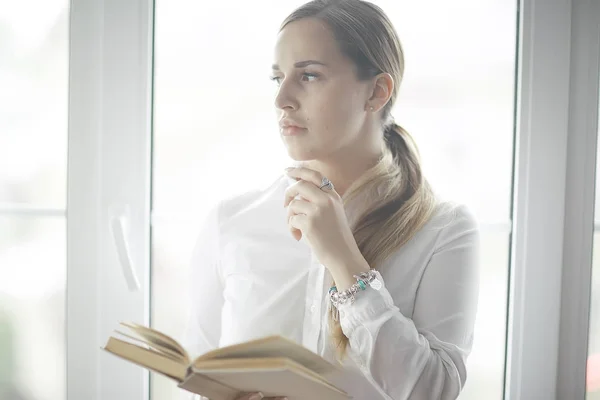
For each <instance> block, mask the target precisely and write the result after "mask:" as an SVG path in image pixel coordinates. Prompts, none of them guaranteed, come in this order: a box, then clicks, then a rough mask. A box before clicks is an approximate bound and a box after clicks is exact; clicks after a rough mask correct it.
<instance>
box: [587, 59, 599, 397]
mask: <svg viewBox="0 0 600 400" xmlns="http://www.w3.org/2000/svg"><path fill="white" fill-rule="evenodd" d="M599 73H600V71H599ZM598 103H599V104H600V99H599V102H598ZM598 114H599V115H600V112H599V113H598ZM598 126H599V128H600V118H599V120H598ZM596 157H597V158H596V161H597V163H599V164H598V165H600V146H599V147H598V153H597V154H596ZM596 169H597V171H596V207H595V209H596V210H595V215H596V216H595V218H596V222H595V223H594V249H593V258H592V297H591V304H590V334H589V343H588V362H587V374H586V384H587V396H586V399H587V400H600V229H599V227H600V218H599V216H600V169H598V167H596Z"/></svg>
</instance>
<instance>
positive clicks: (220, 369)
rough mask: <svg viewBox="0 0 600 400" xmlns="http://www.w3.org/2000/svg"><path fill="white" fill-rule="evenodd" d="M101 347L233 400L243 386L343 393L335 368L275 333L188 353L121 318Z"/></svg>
mask: <svg viewBox="0 0 600 400" xmlns="http://www.w3.org/2000/svg"><path fill="white" fill-rule="evenodd" d="M121 325H122V326H123V327H125V328H127V329H128V332H127V333H125V332H121V331H115V332H116V333H118V334H119V335H120V336H122V338H119V337H115V336H111V337H109V339H108V342H107V343H106V345H105V346H104V347H103V348H102V349H104V350H106V351H108V352H110V353H112V354H114V355H116V356H118V357H121V358H123V359H125V360H128V361H130V362H132V363H134V364H137V365H140V366H142V367H144V368H147V369H149V370H151V371H154V372H157V373H159V374H162V375H164V376H167V377H169V378H171V379H173V380H175V381H176V382H177V384H178V387H180V388H182V389H185V390H188V391H190V392H192V393H197V394H200V395H202V396H205V397H208V398H209V399H210V400H234V399H235V398H237V397H238V396H240V395H241V394H243V393H247V392H262V393H263V394H264V395H265V397H269V396H286V397H288V399H289V400H306V399H328V400H338V399H339V400H345V399H349V398H350V396H348V395H347V394H346V393H345V392H344V391H342V390H340V389H338V388H336V387H335V386H333V385H332V384H331V383H330V382H329V381H328V379H327V377H328V376H331V375H332V374H335V373H336V372H339V371H340V369H339V368H340V367H337V366H334V365H333V364H331V363H329V362H328V361H327V360H325V359H324V358H322V357H321V356H319V355H318V354H315V353H313V352H312V351H310V350H308V349H307V348H305V347H303V346H301V345H300V344H297V343H296V342H294V341H292V340H289V339H286V338H284V337H281V336H267V337H264V338H260V339H256V340H252V341H249V342H244V343H240V344H235V345H232V346H227V347H221V348H218V349H215V350H212V351H210V352H208V353H205V354H203V355H201V356H199V357H197V358H195V359H193V360H192V359H191V358H190V355H189V354H188V352H187V351H186V350H185V349H184V348H183V347H182V346H181V345H180V344H179V343H177V341H175V340H174V339H172V338H171V337H169V336H167V335H165V334H163V333H161V332H159V331H157V330H155V329H152V328H148V327H145V326H142V325H138V324H134V323H124V322H122V323H121Z"/></svg>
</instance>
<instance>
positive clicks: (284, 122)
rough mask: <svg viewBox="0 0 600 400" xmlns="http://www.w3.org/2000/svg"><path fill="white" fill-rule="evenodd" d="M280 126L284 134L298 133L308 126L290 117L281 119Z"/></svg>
mask: <svg viewBox="0 0 600 400" xmlns="http://www.w3.org/2000/svg"><path fill="white" fill-rule="evenodd" d="M279 128H280V129H281V133H282V134H283V135H284V136H294V135H298V134H300V133H302V132H304V131H305V130H306V128H304V127H303V126H301V125H300V124H299V123H298V122H296V121H294V120H293V119H290V118H283V119H281V120H280V121H279Z"/></svg>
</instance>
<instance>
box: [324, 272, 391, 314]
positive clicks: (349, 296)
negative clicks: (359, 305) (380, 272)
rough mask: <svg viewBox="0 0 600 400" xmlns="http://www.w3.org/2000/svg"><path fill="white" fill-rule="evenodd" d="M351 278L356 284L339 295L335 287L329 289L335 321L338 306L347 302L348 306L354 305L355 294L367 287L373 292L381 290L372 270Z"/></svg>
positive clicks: (375, 274) (375, 273)
mask: <svg viewBox="0 0 600 400" xmlns="http://www.w3.org/2000/svg"><path fill="white" fill-rule="evenodd" d="M353 276H354V278H356V283H354V284H353V285H352V286H350V287H349V288H348V289H346V290H344V291H343V292H341V293H339V292H338V291H337V287H335V286H332V287H331V288H329V300H330V304H331V305H332V306H333V307H335V310H334V313H333V317H334V320H336V321H337V320H338V319H339V316H338V314H339V311H338V309H339V306H340V305H342V304H344V303H346V302H347V301H348V300H350V304H352V303H354V300H355V298H354V296H355V295H356V293H358V292H359V291H360V290H366V289H367V285H370V286H371V287H372V288H373V289H375V290H379V289H381V286H382V285H381V282H380V281H379V279H378V278H377V271H375V270H374V269H371V270H369V271H368V272H363V273H361V274H360V275H353Z"/></svg>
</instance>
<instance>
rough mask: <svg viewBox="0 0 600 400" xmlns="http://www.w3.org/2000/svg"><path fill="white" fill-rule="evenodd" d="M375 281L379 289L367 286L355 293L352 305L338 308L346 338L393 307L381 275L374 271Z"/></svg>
mask: <svg viewBox="0 0 600 400" xmlns="http://www.w3.org/2000/svg"><path fill="white" fill-rule="evenodd" d="M376 275H377V279H378V280H379V282H380V283H381V287H380V288H379V289H375V288H373V287H372V286H367V288H366V289H365V290H361V291H359V292H358V293H356V295H355V296H354V297H355V300H354V303H350V301H348V302H346V303H344V304H341V305H340V306H339V308H338V310H339V312H340V326H341V327H342V331H343V332H344V334H345V335H346V336H348V337H350V335H351V334H352V332H353V331H354V329H356V327H358V326H360V325H365V324H366V323H367V322H370V321H373V320H375V319H377V318H378V317H380V316H381V315H382V314H383V313H385V312H386V311H389V310H392V309H394V308H396V307H395V305H394V300H393V299H392V296H391V295H390V292H389V291H388V290H387V289H386V287H385V284H384V282H383V278H382V277H381V274H380V273H379V272H378V271H376Z"/></svg>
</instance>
